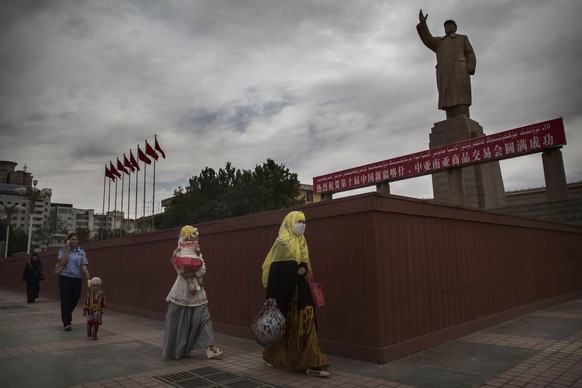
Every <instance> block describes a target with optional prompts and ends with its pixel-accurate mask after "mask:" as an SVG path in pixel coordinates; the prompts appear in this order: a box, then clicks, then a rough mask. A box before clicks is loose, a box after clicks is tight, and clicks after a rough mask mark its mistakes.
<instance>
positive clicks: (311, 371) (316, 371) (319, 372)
mask: <svg viewBox="0 0 582 388" xmlns="http://www.w3.org/2000/svg"><path fill="white" fill-rule="evenodd" d="M306 373H307V374H308V375H310V376H316V377H329V376H330V375H331V373H329V372H328V371H326V370H325V369H321V368H307V371H306Z"/></svg>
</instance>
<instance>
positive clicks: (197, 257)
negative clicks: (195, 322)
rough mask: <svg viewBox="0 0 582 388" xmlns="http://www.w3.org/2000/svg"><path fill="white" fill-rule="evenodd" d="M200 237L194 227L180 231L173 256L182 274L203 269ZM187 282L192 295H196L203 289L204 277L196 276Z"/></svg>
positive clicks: (175, 264) (173, 262)
mask: <svg viewBox="0 0 582 388" xmlns="http://www.w3.org/2000/svg"><path fill="white" fill-rule="evenodd" d="M198 237H199V235H198V229H197V228H195V227H193V226H190V225H186V226H184V227H183V228H182V230H181V231H180V238H179V239H178V247H177V248H176V249H174V253H173V255H172V264H174V266H175V267H176V268H177V269H178V270H179V271H181V272H182V273H187V272H194V273H195V272H197V271H198V270H199V269H200V268H202V264H203V263H204V260H203V259H202V252H201V251H200V244H199V243H198ZM186 281H187V282H188V289H189V290H190V293H192V294H196V293H197V292H198V291H200V290H201V289H202V288H201V284H202V277H197V276H194V277H191V278H187V279H186Z"/></svg>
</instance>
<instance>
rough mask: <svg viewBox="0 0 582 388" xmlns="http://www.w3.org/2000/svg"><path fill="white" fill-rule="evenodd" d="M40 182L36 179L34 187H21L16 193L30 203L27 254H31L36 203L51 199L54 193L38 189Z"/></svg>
mask: <svg viewBox="0 0 582 388" xmlns="http://www.w3.org/2000/svg"><path fill="white" fill-rule="evenodd" d="M37 183H38V181H37V180H36V179H35V180H34V181H32V184H33V186H32V187H19V188H17V189H16V193H18V194H20V195H22V196H23V197H24V198H26V199H28V200H29V201H30V210H29V211H30V221H29V223H28V246H27V248H26V253H27V254H30V244H31V242H32V218H33V216H34V211H35V208H36V201H38V200H39V199H45V198H46V197H50V196H51V195H52V194H53V192H52V191H51V190H50V189H42V190H41V189H39V188H38V187H36V185H37Z"/></svg>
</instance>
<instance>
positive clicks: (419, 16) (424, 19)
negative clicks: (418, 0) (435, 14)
mask: <svg viewBox="0 0 582 388" xmlns="http://www.w3.org/2000/svg"><path fill="white" fill-rule="evenodd" d="M427 18H428V14H426V15H423V14H422V9H421V10H420V12H419V13H418V20H419V21H420V22H421V23H426V19H427Z"/></svg>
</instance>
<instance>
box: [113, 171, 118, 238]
mask: <svg viewBox="0 0 582 388" xmlns="http://www.w3.org/2000/svg"><path fill="white" fill-rule="evenodd" d="M116 225H117V179H116V180H115V201H114V205H113V238H115V226H116Z"/></svg>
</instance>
